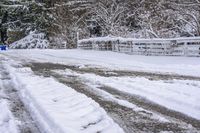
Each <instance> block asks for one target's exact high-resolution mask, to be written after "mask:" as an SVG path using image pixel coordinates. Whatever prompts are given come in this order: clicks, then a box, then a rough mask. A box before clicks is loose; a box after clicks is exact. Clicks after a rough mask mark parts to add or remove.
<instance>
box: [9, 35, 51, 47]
mask: <svg viewBox="0 0 200 133" xmlns="http://www.w3.org/2000/svg"><path fill="white" fill-rule="evenodd" d="M48 47H49V41H48V40H47V39H45V34H44V33H35V32H31V33H30V34H29V35H28V36H26V37H24V38H22V39H21V40H19V41H16V42H14V43H12V44H10V48H13V49H32V48H40V49H45V48H48Z"/></svg>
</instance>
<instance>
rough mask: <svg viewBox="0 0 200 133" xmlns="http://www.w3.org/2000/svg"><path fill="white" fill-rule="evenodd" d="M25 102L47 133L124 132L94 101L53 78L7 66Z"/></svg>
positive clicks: (28, 69)
mask: <svg viewBox="0 0 200 133" xmlns="http://www.w3.org/2000/svg"><path fill="white" fill-rule="evenodd" d="M6 68H8V70H9V72H10V73H11V76H12V81H13V83H14V85H15V86H16V88H19V91H20V95H21V99H22V101H23V102H24V103H25V105H26V106H27V107H28V108H29V111H30V112H31V114H32V116H33V117H34V118H35V119H36V120H37V121H38V123H39V124H38V125H40V129H42V130H43V131H44V132H48V133H68V132H69V133H81V132H83V133H93V132H105V133H111V132H112V133H121V132H123V130H122V129H121V128H120V127H119V126H118V125H117V124H116V123H114V121H113V120H112V119H111V118H110V117H109V116H108V115H107V113H106V112H105V111H104V110H103V109H102V108H101V107H100V106H99V105H98V104H97V103H96V102H95V101H93V100H92V99H91V98H88V97H87V96H85V95H84V94H80V93H78V92H76V91H75V90H73V89H72V88H70V87H67V86H65V85H63V84H61V83H59V82H57V81H56V80H54V79H53V78H43V77H39V76H36V75H34V74H33V73H32V71H31V70H30V68H17V69H16V68H12V67H10V66H9V65H8V64H7V65H6Z"/></svg>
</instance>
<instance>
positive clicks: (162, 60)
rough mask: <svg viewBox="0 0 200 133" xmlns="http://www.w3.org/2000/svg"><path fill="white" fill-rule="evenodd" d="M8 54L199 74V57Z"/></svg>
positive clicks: (80, 52) (43, 52)
mask: <svg viewBox="0 0 200 133" xmlns="http://www.w3.org/2000/svg"><path fill="white" fill-rule="evenodd" d="M5 54H8V55H10V56H16V57H20V58H22V59H29V60H30V59H32V60H35V61H41V62H54V63H62V64H77V65H92V66H94V65H96V66H102V67H107V68H110V69H123V70H133V71H147V72H158V73H170V74H181V75H190V76H200V71H199V70H200V58H198V57H176V56H174V57H172V56H169V57H168V56H167V57H166V56H141V55H127V54H122V53H115V52H108V51H91V50H77V49H76V50H9V51H7V52H5Z"/></svg>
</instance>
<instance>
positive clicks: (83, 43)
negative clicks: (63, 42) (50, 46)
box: [78, 37, 200, 56]
mask: <svg viewBox="0 0 200 133" xmlns="http://www.w3.org/2000/svg"><path fill="white" fill-rule="evenodd" d="M78 48H80V49H88V50H89V49H94V50H109V51H115V52H122V53H131V54H140V55H175V56H182V55H183V56H200V37H186V38H169V39H161V38H155V39H133V38H121V37H98V38H90V39H83V40H79V41H78Z"/></svg>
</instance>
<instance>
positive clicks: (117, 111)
mask: <svg viewBox="0 0 200 133" xmlns="http://www.w3.org/2000/svg"><path fill="white" fill-rule="evenodd" d="M0 62H1V65H0V70H1V71H0V72H1V73H0V75H1V76H0V81H1V82H0V107H3V109H2V108H0V111H1V112H4V113H2V114H0V132H2V131H3V132H4V131H6V132H8V133H13V132H27V131H29V132H34V133H35V132H47V133H55V132H56V133H64V132H70V133H71V132H87V133H88V132H91V133H93V132H108V133H110V132H112V133H117V132H127V133H131V132H183V133H185V132H189V133H200V103H199V101H200V97H199V96H200V76H199V75H200V71H199V68H200V58H194V57H191V58H190V57H158V56H157V57H156V56H155V57H148V56H135V55H125V54H120V53H113V52H102V51H83V50H12V51H6V52H2V53H0ZM19 112H21V113H19ZM22 112H23V113H22ZM21 114H24V115H21ZM22 125H24V126H22ZM5 129H9V130H5Z"/></svg>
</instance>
